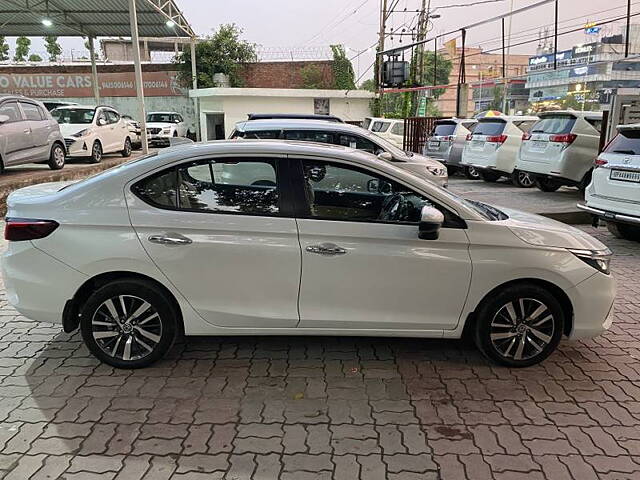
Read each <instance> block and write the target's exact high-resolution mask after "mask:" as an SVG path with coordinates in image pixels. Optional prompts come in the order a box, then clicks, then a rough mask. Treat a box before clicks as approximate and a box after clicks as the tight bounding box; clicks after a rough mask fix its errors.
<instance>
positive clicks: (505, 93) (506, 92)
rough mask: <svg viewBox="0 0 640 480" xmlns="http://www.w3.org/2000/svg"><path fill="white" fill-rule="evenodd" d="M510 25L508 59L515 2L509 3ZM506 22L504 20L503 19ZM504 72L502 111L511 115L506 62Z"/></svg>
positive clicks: (508, 30)
mask: <svg viewBox="0 0 640 480" xmlns="http://www.w3.org/2000/svg"><path fill="white" fill-rule="evenodd" d="M509 14H510V15H509V24H508V26H507V55H506V56H507V57H510V56H511V24H512V23H513V0H511V2H509ZM502 20H503V21H504V18H503V19H502ZM503 69H504V70H503V72H502V81H503V82H504V90H503V94H502V95H503V99H502V111H503V112H504V113H506V114H509V112H508V111H507V109H508V101H509V100H508V96H509V80H508V79H507V76H508V75H509V71H508V68H507V65H506V62H505V65H504V67H503Z"/></svg>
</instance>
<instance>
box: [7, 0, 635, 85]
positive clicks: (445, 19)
mask: <svg viewBox="0 0 640 480" xmlns="http://www.w3.org/2000/svg"><path fill="white" fill-rule="evenodd" d="M388 1H389V2H390V3H393V0H388ZM475 1H479V0H455V1H453V2H452V1H447V0H431V8H432V10H436V9H438V7H444V6H447V5H451V4H453V3H456V4H469V3H472V2H475ZM510 1H511V0H499V1H496V2H494V3H490V4H485V5H476V6H466V7H462V8H440V9H438V11H437V12H435V13H438V14H440V15H441V18H439V19H435V20H434V21H433V26H432V28H433V30H432V32H431V33H430V35H429V36H431V35H433V34H434V32H448V31H451V30H455V29H458V28H460V27H462V26H466V25H469V24H471V23H474V22H476V21H479V20H483V19H488V18H491V17H494V16H496V15H499V14H501V13H505V12H507V11H508V10H509V3H510ZM537 1H538V0H513V2H514V5H515V6H514V8H515V9H518V8H521V7H524V6H526V5H531V4H534V3H537ZM176 2H177V4H178V6H179V7H180V8H181V9H182V10H183V12H184V14H185V16H186V18H187V20H188V21H190V22H191V24H192V25H193V27H194V29H195V31H196V32H197V33H198V34H201V35H207V34H210V33H212V31H213V30H215V28H216V26H217V25H219V24H222V23H236V24H237V25H238V26H239V27H241V28H242V29H243V30H244V38H245V39H247V40H249V41H251V42H255V43H258V44H260V45H262V46H263V47H265V48H266V47H269V50H270V51H273V50H274V49H275V47H281V48H282V49H284V50H286V48H301V47H326V46H328V45H330V44H336V43H339V44H344V45H345V46H346V47H347V53H348V55H349V56H350V57H353V56H355V55H356V54H357V52H361V51H363V50H365V49H367V48H369V47H371V46H372V45H374V44H375V43H376V41H377V32H378V28H379V0H322V1H316V0H268V1H266V0H234V1H221V0H217V1H216V0H208V1H203V0H176ZM427 2H428V0H427ZM626 3H627V1H626V0H560V11H559V16H560V21H561V25H560V31H563V30H569V29H571V28H578V27H580V26H582V25H583V24H584V23H585V22H586V21H588V20H591V21H594V20H602V19H610V18H613V17H619V16H623V15H624V13H625V9H626ZM420 4H421V0H399V1H398V4H397V7H396V10H398V13H394V14H392V16H391V20H390V24H389V26H388V29H387V30H390V29H394V30H395V29H400V28H402V26H403V25H415V21H413V23H412V20H413V19H414V18H415V15H416V13H415V12H410V11H411V10H414V11H415V10H417V9H418V8H419V6H420ZM405 8H406V10H407V12H406V13H405V12H404V10H405ZM633 12H634V13H635V12H640V0H633ZM552 20H553V3H550V4H548V5H545V6H542V7H538V8H536V9H534V10H530V11H528V12H525V13H522V14H520V15H518V16H515V17H514V19H513V25H512V38H513V40H512V43H514V44H515V43H517V42H521V41H523V40H528V39H532V37H533V38H534V39H535V38H536V37H537V35H538V31H539V29H540V28H543V27H544V25H549V26H550V29H551V32H553V28H552V27H551V23H550V22H552ZM638 23H640V17H639V18H638ZM621 25H622V23H621V22H619V23H617V24H612V25H610V26H608V27H604V28H606V29H608V33H619V28H620V26H621ZM499 36H500V23H499V22H494V23H492V24H490V25H486V26H482V27H478V28H474V29H472V30H470V31H469V32H468V34H467V44H468V45H470V46H478V45H479V46H482V47H483V48H485V49H492V48H499V47H500V37H499ZM448 38H451V37H448ZM448 38H447V39H448ZM593 39H594V37H588V36H587V35H585V34H584V33H582V32H580V33H574V34H572V35H565V36H562V37H561V38H560V41H559V46H560V49H563V48H568V47H571V46H572V45H574V44H576V43H582V42H587V41H593ZM403 41H404V43H408V42H409V41H410V38H409V37H404V40H403ZM10 43H12V44H13V39H10ZM61 43H62V46H63V49H64V50H65V54H68V52H69V51H70V50H71V49H75V50H76V51H78V50H83V46H82V43H83V42H82V41H81V40H78V39H70V38H68V39H61ZM536 44H537V41H535V42H533V43H531V44H529V45H526V46H519V47H514V48H513V49H512V53H534V52H535V47H536ZM397 45H400V43H399V37H398V36H395V37H394V38H393V41H392V40H391V38H389V39H388V40H387V43H386V46H387V47H389V46H397ZM43 50H44V48H43V47H42V42H41V41H40V39H34V43H33V46H32V51H37V52H39V53H41V52H42V51H43ZM12 53H13V51H12ZM314 53H315V51H313V50H312V51H311V52H309V54H311V55H313V54H314ZM41 54H42V53H41ZM373 59H374V56H373V52H372V51H368V52H365V53H363V54H361V55H359V56H358V57H357V58H355V59H354V60H353V63H354V66H355V67H356V70H357V72H358V73H357V75H358V76H362V80H365V79H366V78H370V77H371V76H372V74H371V70H368V71H367V68H368V67H369V66H370V65H371V64H372V62H373Z"/></svg>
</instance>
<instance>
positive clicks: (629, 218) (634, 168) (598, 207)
mask: <svg viewBox="0 0 640 480" xmlns="http://www.w3.org/2000/svg"><path fill="white" fill-rule="evenodd" d="M618 132H619V133H618V135H616V136H615V137H614V138H613V140H612V141H611V142H609V144H608V145H607V147H606V148H605V149H604V151H603V152H602V153H601V154H600V155H599V156H598V158H597V159H596V161H595V168H594V170H593V174H592V178H591V183H590V184H589V185H588V186H587V189H586V192H585V200H586V204H578V207H579V208H581V209H583V210H586V211H588V212H590V213H592V214H593V215H594V216H595V217H596V218H600V219H603V220H606V222H607V227H608V228H609V230H610V231H611V233H613V234H614V235H615V236H617V237H622V238H627V239H629V240H639V241H640V124H634V125H622V126H619V127H618Z"/></svg>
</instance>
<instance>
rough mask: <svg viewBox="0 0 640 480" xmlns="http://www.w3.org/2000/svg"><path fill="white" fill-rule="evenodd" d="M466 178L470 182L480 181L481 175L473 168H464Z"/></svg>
mask: <svg viewBox="0 0 640 480" xmlns="http://www.w3.org/2000/svg"><path fill="white" fill-rule="evenodd" d="M464 176H465V177H467V178H468V179H469V180H480V178H481V177H480V173H479V172H478V171H477V170H476V169H475V168H473V167H465V168H464Z"/></svg>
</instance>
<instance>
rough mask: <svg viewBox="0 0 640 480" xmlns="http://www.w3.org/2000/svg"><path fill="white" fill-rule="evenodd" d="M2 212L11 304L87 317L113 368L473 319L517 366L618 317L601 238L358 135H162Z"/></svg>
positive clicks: (498, 356) (422, 331) (438, 329)
mask: <svg viewBox="0 0 640 480" xmlns="http://www.w3.org/2000/svg"><path fill="white" fill-rule="evenodd" d="M251 171H256V172H259V174H257V175H251V174H250V172H251ZM265 175H267V177H265ZM356 177H359V178H357V179H356V180H354V178H356ZM253 178H260V179H261V180H260V181H253V180H252V179H253ZM7 217H8V218H7V221H6V227H5V228H6V229H5V237H6V239H7V240H8V244H9V245H8V249H7V251H6V252H5V253H4V258H3V262H2V268H3V274H4V279H5V285H6V289H7V297H8V300H9V302H10V303H11V304H12V305H13V306H14V307H15V308H16V309H17V310H18V311H19V312H20V313H22V314H23V315H25V316H26V317H29V318H32V319H34V320H40V321H46V322H53V323H61V324H62V325H63V327H64V330H65V331H66V332H72V331H74V330H76V329H77V328H80V330H81V333H82V336H83V338H84V341H85V342H86V345H87V347H88V348H89V349H90V351H91V352H92V353H93V354H94V355H95V356H96V357H98V358H99V359H100V360H102V361H104V362H106V363H108V364H110V365H112V366H115V367H123V368H137V367H143V366H146V365H149V364H151V363H152V362H154V361H156V360H158V359H159V358H161V357H162V356H163V355H164V354H165V353H166V352H167V351H168V350H169V349H170V347H171V345H172V343H173V342H174V340H175V339H176V337H177V336H178V335H182V334H185V335H187V336H189V335H357V336H396V337H424V338H427V337H429V338H460V337H461V336H463V333H464V334H465V335H466V334H470V335H472V336H473V338H474V339H475V342H476V344H477V345H478V347H479V349H480V350H481V351H482V352H483V353H484V354H485V355H486V356H487V357H489V358H490V359H492V360H493V361H496V362H498V363H500V364H503V365H507V366H513V367H525V366H529V365H533V364H535V363H538V362H540V361H542V360H543V359H544V358H546V357H547V356H548V355H550V354H551V353H552V352H553V351H554V350H555V349H556V347H557V346H558V344H559V342H560V341H561V339H562V337H568V338H569V339H579V338H585V337H593V336H596V335H598V334H600V333H602V332H603V331H605V330H606V329H608V328H609V327H610V325H611V322H612V304H613V299H614V291H615V287H614V280H613V279H612V277H611V274H610V273H609V256H610V252H609V251H608V249H607V248H606V247H605V246H604V245H603V244H602V243H600V242H599V241H598V240H596V239H594V238H593V237H591V236H589V235H587V234H586V233H584V232H582V231H581V230H578V229H575V228H572V227H569V226H567V225H564V224H560V223H557V222H555V221H552V220H549V219H545V218H542V217H539V216H536V215H531V214H526V213H522V212H518V211H515V210H511V209H500V208H496V207H493V206H490V205H487V204H484V203H481V202H472V201H467V200H464V199H462V198H460V197H458V196H456V195H454V194H453V193H451V192H449V191H447V190H446V189H444V188H442V187H439V186H438V185H436V184H434V183H433V182H430V181H428V180H425V179H423V178H421V177H419V176H417V175H414V174H412V173H411V172H409V171H407V170H405V169H402V168H399V167H397V166H395V165H394V164H393V163H391V162H387V161H384V160H381V159H379V158H377V157H376V156H374V155H372V154H370V153H367V152H364V151H358V150H355V149H351V148H348V147H341V146H331V145H320V144H315V143H310V142H295V141H279V140H273V141H268V140H267V141H265V140H245V141H242V142H238V141H221V142H212V143H206V144H191V145H181V146H178V147H170V148H168V149H166V150H164V151H162V152H161V153H156V154H152V155H150V156H146V157H142V158H140V159H135V160H132V161H130V162H128V163H126V164H124V165H122V166H119V167H117V168H113V169H111V170H108V171H105V172H103V173H101V174H99V175H96V176H94V177H91V178H88V179H85V180H82V181H80V182H77V183H49V184H41V185H35V186H30V187H26V188H23V189H21V190H17V191H16V192H14V193H12V194H11V195H10V197H9V199H8V213H7ZM52 279H55V282H52Z"/></svg>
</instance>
